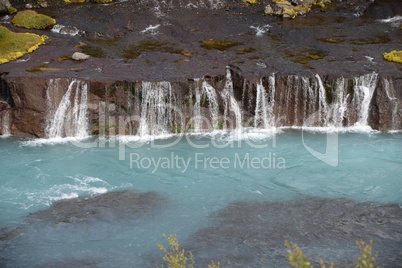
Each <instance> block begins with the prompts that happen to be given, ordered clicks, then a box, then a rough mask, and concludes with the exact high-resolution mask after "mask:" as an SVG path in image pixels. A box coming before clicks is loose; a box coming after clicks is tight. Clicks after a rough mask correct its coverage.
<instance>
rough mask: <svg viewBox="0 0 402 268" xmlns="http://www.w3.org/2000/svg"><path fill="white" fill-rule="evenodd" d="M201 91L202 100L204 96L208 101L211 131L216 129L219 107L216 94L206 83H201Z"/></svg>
mask: <svg viewBox="0 0 402 268" xmlns="http://www.w3.org/2000/svg"><path fill="white" fill-rule="evenodd" d="M202 91H203V94H202V98H204V97H205V95H206V97H207V100H208V108H209V113H210V116H211V121H212V122H211V123H212V124H211V125H212V129H218V118H219V109H218V108H219V106H218V96H217V94H216V90H215V88H213V87H212V86H211V85H210V84H208V83H207V82H206V81H203V82H202ZM204 94H205V95H204Z"/></svg>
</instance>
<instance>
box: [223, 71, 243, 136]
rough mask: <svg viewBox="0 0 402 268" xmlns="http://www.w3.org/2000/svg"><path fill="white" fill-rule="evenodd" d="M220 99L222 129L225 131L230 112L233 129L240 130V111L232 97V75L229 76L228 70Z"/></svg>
mask: <svg viewBox="0 0 402 268" xmlns="http://www.w3.org/2000/svg"><path fill="white" fill-rule="evenodd" d="M222 98H223V100H224V103H225V109H224V119H223V122H224V124H223V128H224V129H225V130H226V122H227V120H228V115H229V112H232V113H233V114H234V116H235V126H234V127H233V126H232V128H235V129H237V130H241V129H242V122H241V110H240V107H239V104H238V103H237V100H236V98H235V97H234V92H233V82H232V75H231V74H230V68H229V67H227V68H226V80H225V87H224V88H223V92H222Z"/></svg>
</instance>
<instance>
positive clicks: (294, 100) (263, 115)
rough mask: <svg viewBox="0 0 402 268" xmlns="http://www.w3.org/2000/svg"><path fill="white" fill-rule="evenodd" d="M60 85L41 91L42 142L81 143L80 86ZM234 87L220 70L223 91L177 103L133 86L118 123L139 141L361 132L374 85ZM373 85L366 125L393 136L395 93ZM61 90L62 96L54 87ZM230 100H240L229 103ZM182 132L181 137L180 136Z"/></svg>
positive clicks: (204, 91) (83, 87)
mask: <svg viewBox="0 0 402 268" xmlns="http://www.w3.org/2000/svg"><path fill="white" fill-rule="evenodd" d="M264 79H267V80H264ZM65 81H66V80H63V79H54V80H51V81H50V83H49V87H48V90H47V99H48V103H49V117H48V118H49V123H48V127H47V128H46V134H47V135H48V137H49V138H55V137H69V136H73V137H85V136H86V135H87V133H88V120H87V110H88V108H87V106H88V104H87V102H88V85H87V84H86V83H85V82H82V81H79V80H76V79H73V80H69V84H68V87H67V85H66V84H65ZM235 81H241V83H242V85H243V91H242V92H243V93H242V96H241V97H239V96H237V95H236V94H235V87H234V84H233V83H234V82H233V80H232V76H231V70H230V68H227V69H226V79H225V84H224V86H223V88H222V89H221V91H219V89H216V88H214V86H212V85H213V82H210V80H209V78H199V79H194V83H193V86H191V88H192V90H190V91H188V92H190V94H189V95H185V96H184V95H178V94H177V93H175V92H176V91H175V90H173V89H172V85H171V84H170V83H169V82H142V86H140V87H138V86H135V87H134V84H133V86H132V87H131V90H128V91H127V90H125V91H124V92H129V93H126V94H129V95H127V103H125V104H127V105H126V106H125V108H124V111H123V110H121V112H122V113H125V114H124V116H125V118H129V119H127V120H126V121H124V123H125V126H126V127H127V126H128V127H129V128H130V129H131V130H132V131H129V132H128V133H129V134H136V135H138V136H140V137H145V136H158V135H166V134H171V133H181V132H183V131H188V130H191V131H194V132H195V133H201V132H203V131H211V130H217V129H223V130H236V132H237V133H240V132H238V131H242V130H243V123H244V125H247V124H250V125H253V127H254V128H255V129H268V130H270V129H272V128H275V127H302V126H304V127H325V128H330V129H334V128H335V129H337V128H343V127H350V128H352V129H353V128H357V129H360V128H362V127H363V129H368V128H369V108H370V103H371V102H372V98H373V96H374V91H375V90H376V87H377V84H378V82H379V79H378V75H377V74H376V73H371V74H367V75H363V76H359V77H356V78H353V79H348V78H344V77H340V78H336V79H334V80H324V79H323V78H321V77H320V76H319V75H318V74H316V75H315V76H314V77H311V78H309V77H303V76H279V77H278V76H276V75H275V73H272V74H271V75H270V76H269V77H267V78H261V79H259V80H258V81H257V83H256V85H255V86H253V85H252V84H251V82H249V81H246V80H245V79H244V80H235ZM380 82H382V85H383V86H382V87H379V89H380V90H381V89H383V90H384V92H383V93H381V92H379V93H378V94H376V100H377V101H378V98H384V96H385V98H386V99H388V100H389V104H388V111H389V115H387V116H385V117H384V116H381V117H380V118H379V119H378V120H380V121H379V122H374V123H373V122H371V121H372V119H370V124H377V125H379V127H380V128H384V126H385V128H386V127H387V125H389V124H390V123H389V122H391V121H392V129H398V128H400V124H401V123H400V121H401V120H400V113H399V112H400V109H399V106H398V105H399V100H398V99H397V98H396V97H395V96H396V89H395V88H394V86H393V85H392V83H391V82H390V81H388V80H387V79H386V78H382V79H381V81H380ZM63 84H64V85H65V87H67V90H65V88H64V89H63V88H62V87H61V86H60V85H63ZM136 85H137V84H136ZM218 85H219V83H218ZM175 86H176V85H175ZM134 89H135V91H133V90H134ZM181 92H184V91H181ZM236 93H237V92H236ZM385 93H386V95H385ZM381 94H383V95H381ZM109 97H111V98H114V96H109ZM236 97H238V98H241V99H239V100H237V99H236ZM110 101H114V100H113V99H110ZM380 101H381V100H380ZM239 102H241V103H239ZM116 103H117V101H116ZM125 104H124V105H125ZM188 109H192V113H191V115H190V116H186V114H185V113H188ZM375 109H377V110H372V114H373V116H377V114H378V109H383V108H381V107H380V108H377V107H376V108H375ZM182 113H184V114H182ZM391 113H392V115H391ZM8 116H9V115H8ZM111 116H114V115H111ZM391 117H392V118H391ZM133 118H137V119H135V120H134V119H133ZM138 118H139V120H138ZM243 118H244V119H245V120H244V122H243ZM390 118H391V119H390ZM251 120H253V121H254V124H252V122H253V121H251ZM8 121H9V120H7V119H6V118H5V113H4V112H3V113H2V131H3V133H4V131H6V132H7V131H8V130H7V126H6V125H7V124H6V122H8ZM119 122H120V121H119ZM119 124H120V123H119ZM186 124H187V126H188V129H184V126H186ZM247 131H248V130H247Z"/></svg>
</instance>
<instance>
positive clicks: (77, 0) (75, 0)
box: [64, 0, 86, 4]
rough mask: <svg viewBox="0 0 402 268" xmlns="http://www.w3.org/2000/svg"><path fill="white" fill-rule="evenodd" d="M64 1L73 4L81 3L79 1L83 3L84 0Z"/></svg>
mask: <svg viewBox="0 0 402 268" xmlns="http://www.w3.org/2000/svg"><path fill="white" fill-rule="evenodd" d="M64 2H66V3H73V4H81V3H85V2H86V0H64Z"/></svg>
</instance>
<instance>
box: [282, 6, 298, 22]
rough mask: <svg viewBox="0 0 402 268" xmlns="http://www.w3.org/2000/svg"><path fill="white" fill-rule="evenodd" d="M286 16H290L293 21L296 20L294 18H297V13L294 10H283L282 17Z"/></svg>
mask: <svg viewBox="0 0 402 268" xmlns="http://www.w3.org/2000/svg"><path fill="white" fill-rule="evenodd" d="M285 15H287V16H289V17H290V18H291V19H294V18H296V16H297V13H296V11H295V10H294V9H293V8H286V7H285V8H284V9H283V13H282V16H285Z"/></svg>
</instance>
